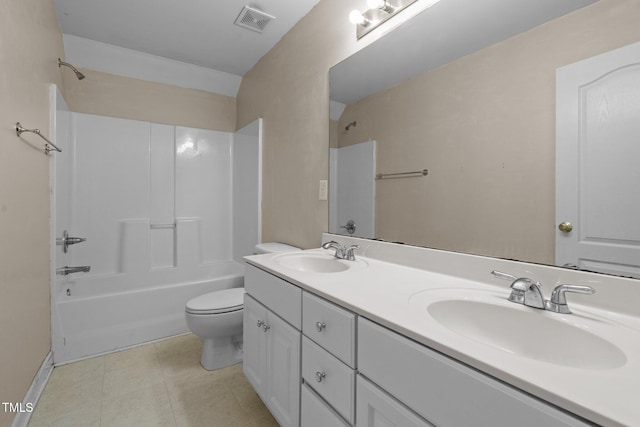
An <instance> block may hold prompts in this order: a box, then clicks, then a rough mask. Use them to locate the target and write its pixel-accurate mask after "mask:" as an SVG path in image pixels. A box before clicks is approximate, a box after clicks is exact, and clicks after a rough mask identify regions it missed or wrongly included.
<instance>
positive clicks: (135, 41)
mask: <svg viewBox="0 0 640 427" xmlns="http://www.w3.org/2000/svg"><path fill="white" fill-rule="evenodd" d="M318 1H319V0H278V1H273V0H258V1H256V2H251V3H249V0H179V1H176V0H136V1H131V0H53V3H54V6H55V9H56V14H57V16H58V21H59V23H60V27H61V29H62V32H63V33H64V34H72V35H74V36H78V37H83V38H87V39H91V40H95V41H99V42H102V43H107V44H111V45H115V46H120V47H124V48H128V49H132V50H136V51H140V52H145V53H148V54H151V55H156V56H161V57H165V58H170V59H173V60H176V61H181V62H186V63H189V64H194V65H198V66H201V67H206V68H210V69H213V70H218V71H223V72H226V73H231V74H235V75H238V76H243V75H244V74H246V73H247V71H249V70H250V69H251V68H252V67H253V65H255V63H256V62H258V60H259V59H260V58H262V56H264V55H265V54H266V53H267V52H268V51H269V50H270V49H271V48H272V47H273V46H274V45H275V44H276V43H277V42H278V41H279V40H280V39H281V38H282V36H284V35H285V34H286V33H287V32H288V31H289V30H290V29H291V28H292V27H293V26H294V25H295V24H296V23H297V22H298V21H299V20H300V19H301V18H302V17H303V16H305V15H306V14H307V13H308V12H309V11H310V10H311V9H312V8H313V7H314V6H315V5H316V4H317V3H318ZM245 5H248V6H252V7H255V8H257V9H260V10H262V11H263V12H265V13H267V14H269V15H272V16H275V18H276V19H274V20H273V21H271V23H270V24H269V25H268V26H267V27H266V28H265V30H264V32H263V33H262V34H260V33H257V32H254V31H251V30H248V29H245V28H242V27H239V26H237V25H234V21H235V20H236V18H237V17H238V15H239V14H240V11H241V10H242V8H243V7H244V6H245Z"/></svg>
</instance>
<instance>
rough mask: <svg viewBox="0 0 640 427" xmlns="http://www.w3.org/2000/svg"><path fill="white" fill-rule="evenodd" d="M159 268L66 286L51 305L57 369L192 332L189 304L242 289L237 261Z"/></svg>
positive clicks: (71, 281) (79, 280) (81, 280)
mask: <svg viewBox="0 0 640 427" xmlns="http://www.w3.org/2000/svg"><path fill="white" fill-rule="evenodd" d="M181 270H182V269H158V270H154V271H151V272H147V273H145V274H140V275H138V276H136V275H135V274H133V275H132V274H110V275H102V276H101V275H97V276H86V277H79V278H75V277H74V278H73V279H69V280H68V281H65V282H63V283H62V284H61V285H60V286H59V287H58V289H56V291H55V293H54V295H52V297H53V300H54V303H53V304H52V319H51V320H52V325H51V330H52V334H51V335H52V350H53V357H54V363H55V364H56V365H59V364H64V363H68V362H71V361H74V360H78V359H83V358H86V357H90V356H95V355H98V354H103V353H108V352H112V351H115V350H118V349H121V348H125V347H130V346H134V345H138V344H142V343H144V342H147V341H152V340H156V339H160V338H165V337H169V336H172V335H177V334H181V333H185V332H188V331H189V329H188V328H187V324H186V321H185V317H184V306H185V303H186V302H187V301H188V300H189V299H191V298H194V297H196V296H198V295H202V294H205V293H207V292H213V291H216V290H221V289H228V288H237V287H241V286H243V285H244V267H243V265H242V264H239V263H237V262H234V261H228V262H218V263H215V264H212V265H206V266H200V267H199V268H197V269H195V270H194V269H190V270H189V271H188V272H187V271H181Z"/></svg>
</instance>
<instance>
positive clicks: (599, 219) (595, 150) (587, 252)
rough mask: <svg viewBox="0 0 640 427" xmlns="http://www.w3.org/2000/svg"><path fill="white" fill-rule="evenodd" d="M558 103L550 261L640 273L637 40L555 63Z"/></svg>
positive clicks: (639, 61)
mask: <svg viewBox="0 0 640 427" xmlns="http://www.w3.org/2000/svg"><path fill="white" fill-rule="evenodd" d="M556 108H557V112H556V115H557V117H556V119H557V121H556V123H557V125H556V126H557V135H556V227H557V228H556V263H557V264H558V265H575V266H578V267H579V268H581V269H587V270H591V271H598V272H603V273H612V274H620V275H624V276H632V277H638V278H640V190H639V187H640V166H639V162H640V43H635V44H633V45H630V46H627V47H624V48H621V49H617V50H614V51H611V52H608V53H605V54H602V55H598V56H596V57H593V58H590V59H587V60H584V61H581V62H578V63H575V64H572V65H568V66H566V67H563V68H560V69H558V70H557V104H556ZM567 223H569V224H571V226H570V227H567ZM561 224H564V226H563V227H562V228H564V230H563V231H561V230H560V228H561V227H560V225H561Z"/></svg>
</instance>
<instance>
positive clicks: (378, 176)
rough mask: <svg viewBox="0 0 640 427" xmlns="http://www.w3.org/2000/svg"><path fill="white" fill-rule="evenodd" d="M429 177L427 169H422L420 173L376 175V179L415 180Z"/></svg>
mask: <svg viewBox="0 0 640 427" xmlns="http://www.w3.org/2000/svg"><path fill="white" fill-rule="evenodd" d="M427 175H429V170H428V169H422V170H421V171H414V172H397V173H379V174H377V175H376V179H385V178H417V177H420V176H427Z"/></svg>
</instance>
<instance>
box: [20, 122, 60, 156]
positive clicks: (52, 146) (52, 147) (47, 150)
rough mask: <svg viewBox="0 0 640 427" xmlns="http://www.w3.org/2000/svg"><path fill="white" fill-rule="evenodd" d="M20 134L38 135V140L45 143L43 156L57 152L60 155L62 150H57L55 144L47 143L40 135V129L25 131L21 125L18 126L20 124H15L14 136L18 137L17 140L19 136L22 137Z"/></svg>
mask: <svg viewBox="0 0 640 427" xmlns="http://www.w3.org/2000/svg"><path fill="white" fill-rule="evenodd" d="M22 132H31V133H35V134H36V135H38V136H39V137H40V138H42V139H44V140H45V141H46V142H47V143H46V144H45V145H44V152H45V154H47V155H48V154H49V153H50V152H51V151H54V150H55V151H57V152H59V153H62V150H61V149H59V148H58V147H57V146H56V144H54V143H53V142H51V141H49V140H48V139H47V138H46V137H45V136H44V135H43V134H42V133H40V129H26V128H24V127H22V125H21V124H20V122H17V123H16V135H18V138H19V137H20V135H22Z"/></svg>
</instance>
